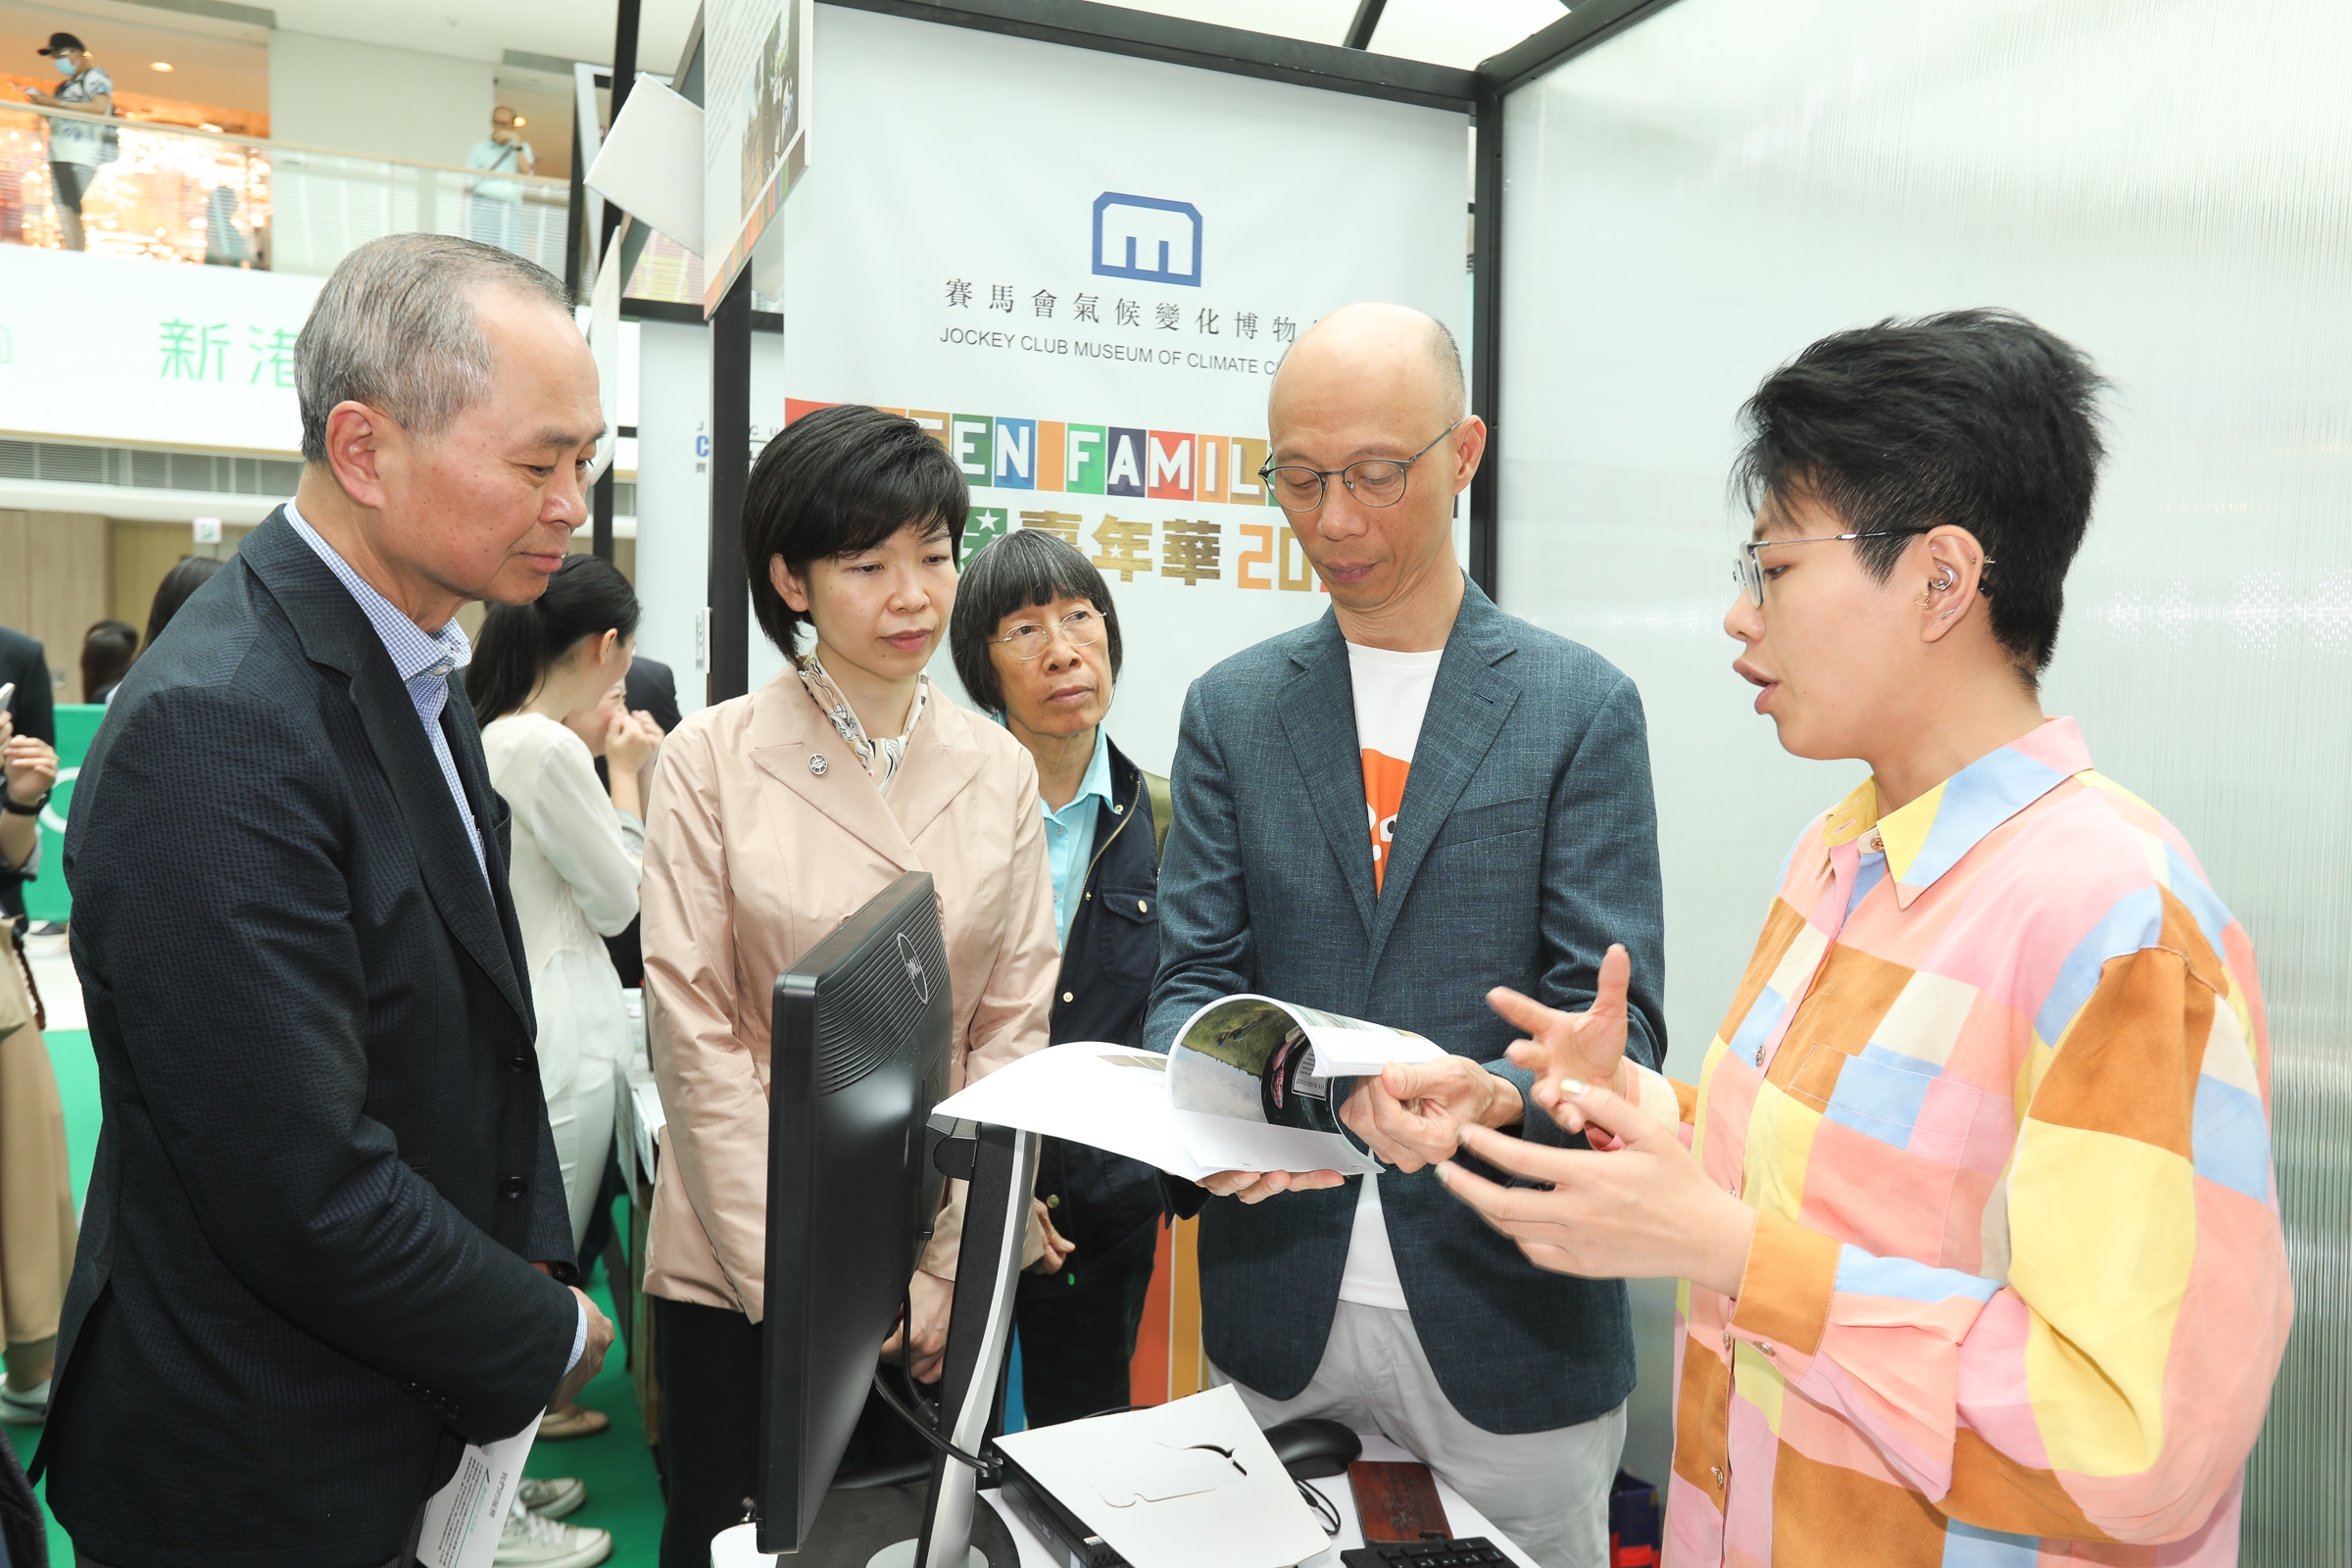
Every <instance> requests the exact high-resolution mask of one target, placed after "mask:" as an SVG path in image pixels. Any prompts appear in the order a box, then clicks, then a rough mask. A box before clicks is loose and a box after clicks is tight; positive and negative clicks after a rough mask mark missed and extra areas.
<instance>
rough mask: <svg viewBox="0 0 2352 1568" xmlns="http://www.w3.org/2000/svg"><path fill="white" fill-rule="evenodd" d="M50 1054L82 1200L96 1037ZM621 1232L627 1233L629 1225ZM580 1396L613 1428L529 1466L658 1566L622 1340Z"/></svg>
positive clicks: (655, 1488) (14, 1439)
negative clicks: (581, 1498) (565, 1481)
mask: <svg viewBox="0 0 2352 1568" xmlns="http://www.w3.org/2000/svg"><path fill="white" fill-rule="evenodd" d="M49 1055H50V1059H51V1060H52V1061H54V1062H55V1063H56V1065H57V1087H58V1092H59V1094H60V1095H61V1096H63V1097H64V1100H65V1104H66V1143H67V1149H68V1153H69V1157H70V1159H71V1160H72V1163H73V1197H74V1201H75V1202H76V1203H78V1202H79V1201H80V1200H81V1195H82V1193H83V1191H84V1190H85V1189H86V1188H87V1186H88V1185H89V1179H90V1158H91V1155H92V1154H93V1153H94V1152H96V1150H97V1147H98V1067H97V1063H96V1061H95V1060H94V1059H93V1058H92V1056H91V1055H90V1037H89V1036H88V1035H87V1034H85V1033H82V1032H80V1031H78V1030H57V1031H53V1032H52V1033H51V1034H50V1035H49ZM622 1234H623V1235H626V1234H627V1232H626V1231H625V1229H624V1231H623V1232H622ZM590 1294H591V1295H592V1296H594V1297H595V1298H596V1299H597V1302H598V1304H600V1305H601V1306H603V1307H604V1308H605V1310H606V1311H607V1312H608V1313H610V1312H611V1311H612V1309H613V1302H612V1298H611V1296H610V1295H609V1294H608V1293H607V1291H606V1289H605V1285H604V1281H603V1279H602V1278H601V1277H600V1278H599V1279H598V1281H597V1282H596V1284H595V1286H594V1287H593V1288H592V1289H591V1291H590ZM580 1402H581V1403H583V1404H586V1405H589V1406H592V1407H594V1408H595V1409H599V1410H602V1411H604V1412H605V1413H606V1414H607V1415H609V1416H611V1417H612V1418H613V1426H612V1429H611V1430H610V1431H608V1432H605V1433H602V1434H600V1435H599V1436H597V1437H593V1438H581V1439H576V1440H574V1441H572V1442H569V1443H547V1444H541V1445H540V1446H538V1447H536V1448H535V1449H533V1450H532V1453H531V1461H530V1464H529V1466H528V1469H529V1471H530V1473H531V1474H532V1475H535V1476H578V1477H579V1478H580V1479H581V1480H583V1481H585V1482H587V1484H588V1503H587V1506H586V1507H584V1508H582V1509H581V1510H580V1511H579V1512H578V1513H576V1514H574V1515H572V1516H571V1518H570V1519H568V1520H566V1521H565V1522H566V1523H568V1524H575V1525H592V1526H594V1527H596V1528H597V1529H600V1530H610V1531H611V1532H613V1555H612V1556H611V1557H610V1558H609V1559H607V1560H608V1561H609V1562H610V1563H612V1564H614V1565H615V1568H653V1565H654V1563H655V1562H656V1560H657V1559H658V1558H659V1556H660V1554H661V1544H662V1490H661V1486H660V1484H659V1483H658V1482H657V1481H656V1479H655V1476H654V1461H653V1456H652V1454H651V1453H650V1452H649V1451H648V1450H647V1448H646V1446H645V1432H644V1428H643V1426H642V1425H641V1424H640V1422H639V1421H638V1419H637V1399H636V1396H635V1395H634V1394H633V1393H632V1392H631V1391H630V1387H629V1374H628V1372H627V1371H626V1370H625V1368H624V1367H623V1365H622V1362H621V1355H620V1347H619V1346H617V1345H615V1346H614V1347H613V1353H612V1354H611V1355H609V1356H607V1357H606V1359H605V1369H604V1371H603V1372H601V1373H599V1374H598V1375H597V1378H596V1381H595V1382H593V1383H591V1384H589V1385H588V1390H587V1392H586V1393H585V1394H583V1395H581V1396H580ZM0 1431H5V1433H6V1437H7V1440H8V1442H9V1444H10V1446H13V1447H14V1448H15V1449H16V1450H17V1453H18V1454H19V1456H20V1457H25V1458H29V1457H30V1455H31V1452H32V1446H33V1440H34V1438H35V1436H36V1434H37V1431H38V1429H37V1428H33V1427H8V1428H5V1429H0ZM49 1560H50V1561H51V1563H52V1564H54V1565H56V1568H71V1564H72V1563H73V1544H72V1543H71V1542H69V1541H68V1540H67V1538H66V1533H65V1532H64V1531H63V1530H61V1529H59V1528H58V1525H57V1521H56V1520H54V1519H52V1520H51V1521H50V1522H49ZM322 1568H323V1565H322Z"/></svg>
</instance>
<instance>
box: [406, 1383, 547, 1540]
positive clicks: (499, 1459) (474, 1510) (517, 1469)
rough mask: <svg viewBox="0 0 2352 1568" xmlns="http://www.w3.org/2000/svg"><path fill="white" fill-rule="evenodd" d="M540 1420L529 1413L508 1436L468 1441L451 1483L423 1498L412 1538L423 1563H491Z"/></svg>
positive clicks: (450, 1480)
mask: <svg viewBox="0 0 2352 1568" xmlns="http://www.w3.org/2000/svg"><path fill="white" fill-rule="evenodd" d="M540 1420H541V1417H539V1416H533V1417H531V1424H530V1425H529V1426H527V1427H524V1428H523V1429H522V1430H521V1431H520V1432H517V1433H515V1435H514V1436H513V1437H511V1438H502V1439H500V1440H499V1441H498V1442H496V1443H481V1444H470V1445H468V1446H466V1456H465V1457H464V1458H462V1459H460V1460H459V1461H458V1473H457V1474H456V1475H454V1476H451V1477H450V1478H449V1485H447V1486H445V1487H443V1488H442V1489H441V1490H440V1491H439V1492H436V1493H434V1494H433V1495H431V1496H430V1497H428V1498H426V1499H425V1504H424V1531H423V1534H422V1535H420V1536H418V1537H417V1561H418V1562H419V1563H421V1564H423V1568H490V1562H491V1558H493V1557H494V1556H496V1555H497V1552H498V1538H499V1533H500V1532H501V1531H503V1530H504V1529H505V1528H506V1524H507V1510H508V1508H509V1507H510V1506H511V1505H512V1504H513V1503H514V1500H515V1488H516V1487H518V1486H520V1485H521V1484H522V1462H523V1460H525V1459H527V1458H529V1457H530V1456H531V1443H532V1440H533V1439H535V1438H537V1437H538V1436H539V1422H540Z"/></svg>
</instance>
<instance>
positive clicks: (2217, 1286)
mask: <svg viewBox="0 0 2352 1568" xmlns="http://www.w3.org/2000/svg"><path fill="white" fill-rule="evenodd" d="M2270 1070H2271V1057H2270V1042H2269V1035H2268V1032H2267V1029H2266V1026H2265V1024H2264V1020H2263V1010H2262V997H2261V992H2260V990H2259V989H2258V987H2257V984H2256V981H2255V974H2254V952H2253V948H2252V946H2251V944H2250V943H2249V942H2248V941H2247V938H2246V934H2245V932H2244V931H2243V930H2242V929H2240V928H2239V926H2238V925H2237V923H2236V921H2235V920H2233V919H2232V918H2231V917H2230V914H2229V910H2228V909H2227V908H2225V907H2223V905H2222V902H2221V900H2220V899H2219V898H2217V897H2216V896H2215V895H2214V892H2213V889H2212V888H2211V886H2209V885H2208V883H2207V881H2206V878H2205V873H2204V871H2203V870H2202V869H2201V868H2200V867H2199V866H2198V864H2197V860H2196V857H2195V855H2194V854H2193V853H2192V852H2191V851H2190V849H2189V847H2188V844H2187V842H2186V841H2185V840H2184V839H2182V838H2181V836H2180V833H2179V832H2178V831H2177V830H2176V829H2175V828H2174V827H2173V825H2172V824H2171V823H2169V822H2167V821H2166V820H2165V819H2164V818H2163V817H2161V816H2159V815H2158V814H2157V813H2156V812H2155V811H2154V810H2152V809H2149V808H2148V807H2147V806H2146V805H2144V804H2143V803H2141V802H2140V801H2138V800H2135V799H2133V798H2132V797H2131V795H2130V794H2128V793H2126V792H2125V791H2124V790H2122V789H2120V788H2118V787H2117V786H2116V785H2114V784H2113V783H2111V782H2109V781H2108V780H2106V779H2104V778H2102V777H2100V776H2099V775H2098V774H2097V773H2095V772H2093V771H2092V770H2091V766H2090V758H2089V754H2088V753H2087V751H2086V750H2085V749H2084V747H2083V744H2082V735H2081V733H2080V731H2078V730H2077V728H2076V726H2075V723H2074V721H2073V720H2072V719H2064V718H2059V719H2051V720H2049V721H2048V722H2046V723H2044V724H2043V725H2041V726H2040V727H2039V728H2038V729H2036V730H2034V732H2033V733H2032V734H2030V735H2027V736H2026V737H2024V738H2023V739H2021V740H2019V741H2018V742H2016V743H2015V744H2014V745H2011V746H2007V747H2004V748H2002V749H2001V750H1999V751H1996V752H1994V753H1992V754H1991V755H1989V756H1987V757H1985V758H1983V759H1981V760H1978V761H1977V762H1975V763H1973V764H1971V765H1970V766H1969V767H1967V768H1965V769H1963V770H1962V771H1961V772H1959V773H1957V774H1955V775H1953V776H1952V777H1951V778H1949V779H1947V780H1945V781H1944V782H1943V783H1942V784H1940V785H1938V786H1937V787H1936V788H1935V789H1933V790H1930V791H1929V792H1928V793H1927V794H1926V795H1924V796H1922V797H1920V798H1919V799H1918V800H1916V801H1913V802H1911V803H1910V804H1909V805H1907V806H1904V807H1903V808H1901V809H1899V810H1894V811H1889V812H1887V813H1886V814H1885V815H1884V816H1882V815H1881V814H1880V812H1879V809H1878V795H1877V790H1876V786H1875V785H1874V784H1872V783H1868V782H1866V783H1864V784H1863V785H1862V787H1861V788H1859V789H1857V790H1856V791H1854V793H1853V794H1852V795H1850V796H1848V797H1847V798H1846V800H1845V801H1844V802H1843V803H1842V804H1840V805H1839V806H1838V808H1837V809H1834V810H1832V811H1830V812H1829V813H1828V814H1827V815H1825V816H1823V817H1822V818H1820V819H1819V820H1818V821H1816V822H1815V823H1814V824H1813V825H1812V826H1811V827H1809V828H1807V829H1806V831H1805V833H1804V834H1803V835H1802V836H1801V837H1800V838H1799V839H1798V840H1797V842H1796V847H1795V849H1794V850H1793V851H1791V852H1790V855H1789V863H1788V865H1787V867H1786V869H1785V870H1784V871H1783V873H1782V878H1781V887H1780V894H1779V896H1778V898H1776V899H1775V900H1774V902H1773V906H1772V912H1771V914H1770V916H1769V917H1768V918H1767V919H1766V921H1765V924H1764V934H1763V937H1762V938H1761V940H1759V941H1758V943H1757V944H1756V952H1755V956H1754V958H1752V959H1751V960H1750V961H1749V963H1748V966H1747V973H1746V975H1745V976H1744V977H1743V978H1742V980H1741V981H1740V991H1739V995H1738V997H1737V998H1736V999H1735V1000H1734V1002H1733V1004H1732V1008H1731V1012H1730V1014H1729V1015H1728V1016H1727V1018H1726V1019H1725V1022H1724V1025H1723V1028H1722V1031H1721V1033H1720V1034H1719V1035H1718V1036H1717V1037H1716V1039H1715V1040H1714V1042H1713V1043H1712V1044H1711V1045H1710V1046H1709V1048H1708V1051H1707V1056H1706V1061H1705V1064H1704V1065H1703V1067H1702V1068H1701V1069H1700V1073H1699V1081H1698V1084H1697V1086H1696V1087H1695V1088H1692V1087H1690V1086H1685V1085H1675V1084H1670V1083H1669V1082H1668V1081H1667V1080H1665V1079H1663V1078H1660V1077H1658V1076H1657V1075H1656V1074H1654V1073H1649V1072H1647V1070H1646V1069H1640V1071H1641V1074H1642V1076H1641V1081H1640V1084H1639V1090H1640V1096H1641V1099H1642V1103H1643V1105H1644V1108H1646V1109H1648V1110H1650V1112H1651V1113H1652V1114H1656V1115H1659V1116H1660V1117H1661V1119H1679V1120H1680V1121H1681V1122H1682V1123H1683V1124H1684V1136H1685V1137H1686V1138H1687V1139H1688V1140H1689V1142H1690V1144H1691V1150H1692V1152H1694V1153H1695V1154H1696V1155H1697V1157H1698V1159H1699V1161H1700V1163H1701V1164H1702V1165H1703V1166H1704V1167H1705V1169H1706V1171H1707V1173H1708V1174H1709V1175H1710V1176H1711V1177H1713V1178H1714V1179H1715V1180H1716V1181H1717V1182H1720V1183H1721V1184H1722V1185H1723V1187H1724V1188H1725V1190H1726V1191H1728V1192H1730V1193H1732V1194H1734V1195H1736V1196H1738V1197H1740V1198H1741V1199H1742V1200H1744V1201H1746V1202H1747V1203H1748V1204H1749V1205H1750V1206H1751V1207H1753V1208H1754V1209H1755V1210H1756V1211H1757V1222H1756V1232H1755V1242H1754V1245H1753V1248H1752V1250H1751V1251H1750V1253H1749V1257H1748V1263H1747V1270H1746V1275H1745V1277H1744V1278H1743V1279H1742V1281H1741V1282H1740V1294H1739V1295H1738V1296H1737V1297H1736V1298H1733V1299H1726V1298H1724V1297H1722V1296H1719V1295H1717V1294H1716V1293H1714V1292H1713V1291H1709V1290H1705V1289H1702V1288H1699V1287H1696V1286H1693V1285H1691V1284H1689V1283H1685V1284H1684V1286H1683V1287H1682V1295H1681V1299H1680V1301H1679V1303H1678V1304H1679V1313H1678V1316H1679V1321H1680V1327H1681V1330H1682V1332H1681V1333H1680V1334H1679V1335H1678V1336H1677V1345H1676V1363H1677V1364H1676V1375H1677V1377H1678V1380H1679V1383H1680V1390H1679V1396H1678V1403H1677V1411H1676V1419H1675V1460H1674V1473H1673V1476H1672V1478H1671V1479H1670V1481H1669V1483H1668V1499H1669V1500H1668V1507H1667V1530H1666V1533H1667V1547H1666V1554H1665V1563H1666V1568H1689V1565H1696V1564H1718V1563H1723V1564H1736V1565H1742V1568H1744V1565H1755V1568H1764V1565H1767V1564H1770V1565H1773V1568H1809V1565H1812V1564H1823V1565H1828V1564H1838V1565H1840V1568H1850V1565H1856V1564H1868V1565H1870V1568H1913V1565H1920V1568H1925V1565H1928V1564H1937V1565H1963V1564H1965V1565H1968V1568H1995V1565H1998V1568H2009V1565H2012V1564H2014V1565H2019V1568H2023V1565H2026V1564H2035V1563H2054V1562H2069V1563H2080V1562H2090V1563H2109V1564H2118V1565H2121V1564H2126V1563H2130V1564H2134V1565H2166V1568H2173V1565H2189V1564H2194V1565H2200V1568H2202V1565H2209V1564H2210V1565H2222V1564H2230V1563H2234V1562H2236V1560H2237V1532H2238V1504H2239V1495H2240V1488H2241V1474H2242V1472H2243V1469H2244V1466H2245V1459H2246V1455H2247V1453H2248V1451H2249V1450H2250V1449H2251V1448H2252V1447H2253V1445H2254V1439H2255V1436H2256V1434H2257V1433H2259V1432H2260V1430H2261V1427H2262V1421H2263V1416H2264V1412H2265V1411H2266V1409H2267V1408H2268V1405H2269V1400H2270V1391H2271V1381H2272V1378H2273V1377H2274V1376H2275V1375H2276V1373H2277V1371H2278V1359H2279V1355H2280V1353H2281V1352H2282V1350H2283V1349H2284V1347H2285V1343H2286V1334H2287V1327H2288V1324H2289V1322H2290V1320H2291V1319H2292V1316H2293V1301H2292V1296H2291V1290H2290V1287H2289V1285H2288V1281H2287V1266H2286V1250H2285V1244H2284V1240H2283V1238H2282V1236H2281V1233H2280V1229H2279V1220H2278V1191H2277V1187H2276V1184H2275V1182H2274V1181H2273V1179H2272V1173H2271V1152H2270V1115H2269V1108H2270Z"/></svg>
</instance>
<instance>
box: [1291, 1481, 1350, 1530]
mask: <svg viewBox="0 0 2352 1568" xmlns="http://www.w3.org/2000/svg"><path fill="white" fill-rule="evenodd" d="M1291 1484H1292V1485H1293V1486H1295V1487H1297V1488H1298V1489H1299V1496H1301V1497H1303V1498H1305V1499H1306V1505H1307V1506H1308V1507H1309V1508H1312V1509H1314V1510H1315V1519H1316V1522H1317V1523H1319V1524H1321V1525H1322V1526H1323V1533H1324V1534H1325V1535H1327V1536H1336V1535H1338V1534H1339V1533H1340V1509H1339V1504H1337V1503H1335V1502H1333V1501H1332V1500H1331V1499H1330V1498H1329V1497H1326V1496H1325V1495H1323V1494H1322V1493H1320V1492H1317V1491H1316V1490H1315V1489H1314V1488H1313V1487H1310V1486H1308V1485H1307V1484H1306V1483H1305V1482H1303V1481H1301V1480H1299V1478H1298V1477H1297V1476H1293V1477H1292V1478H1291Z"/></svg>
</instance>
